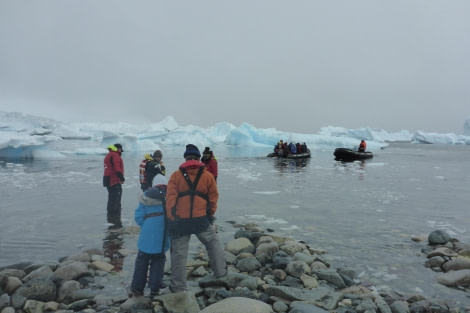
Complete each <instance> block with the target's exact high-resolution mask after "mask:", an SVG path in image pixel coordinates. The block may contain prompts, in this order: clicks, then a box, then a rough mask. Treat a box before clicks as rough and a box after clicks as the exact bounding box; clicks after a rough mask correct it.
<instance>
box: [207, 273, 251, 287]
mask: <svg viewBox="0 0 470 313" xmlns="http://www.w3.org/2000/svg"><path fill="white" fill-rule="evenodd" d="M199 285H200V286H201V287H202V288H206V287H210V286H223V287H225V288H235V287H237V286H240V287H247V288H248V289H251V290H256V289H257V287H258V285H257V281H256V278H254V277H251V276H248V275H245V274H241V273H233V272H230V271H229V272H228V273H227V275H225V276H223V277H220V278H215V277H214V275H213V274H210V275H207V276H206V277H204V278H201V279H200V280H199Z"/></svg>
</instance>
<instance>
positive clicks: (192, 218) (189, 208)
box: [166, 144, 227, 292]
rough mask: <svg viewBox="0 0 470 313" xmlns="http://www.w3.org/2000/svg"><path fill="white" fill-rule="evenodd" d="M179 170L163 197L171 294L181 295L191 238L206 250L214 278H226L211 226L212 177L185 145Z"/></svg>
mask: <svg viewBox="0 0 470 313" xmlns="http://www.w3.org/2000/svg"><path fill="white" fill-rule="evenodd" d="M183 156H184V159H185V162H183V163H182V164H181V165H180V167H179V169H178V170H177V171H175V172H173V174H171V177H170V179H169V180H168V187H167V194H166V208H167V210H166V214H167V218H168V220H169V230H170V238H171V253H170V254H171V262H170V263H171V282H170V286H169V288H170V291H171V292H183V291H185V290H187V286H186V259H187V258H188V247H189V240H190V239H191V235H192V234H195V235H196V237H197V238H198V239H199V241H200V242H201V243H203V244H204V246H205V247H206V250H207V253H208V255H209V260H210V262H209V263H210V266H211V269H212V271H213V274H214V276H215V277H216V278H219V277H222V276H224V275H226V274H227V264H226V262H225V258H224V252H223V248H222V245H221V243H220V241H219V239H218V236H217V233H216V230H215V229H214V227H213V226H212V224H213V222H214V219H215V217H214V215H215V212H216V210H217V200H218V198H219V191H218V189H217V184H216V182H215V178H214V175H212V174H211V173H209V171H208V170H207V169H206V168H205V166H204V163H202V162H200V161H199V158H200V157H201V153H200V152H199V149H198V148H197V147H196V146H195V145H193V144H188V145H186V150H185V152H184V155H183Z"/></svg>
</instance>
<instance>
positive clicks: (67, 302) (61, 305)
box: [0, 222, 470, 313]
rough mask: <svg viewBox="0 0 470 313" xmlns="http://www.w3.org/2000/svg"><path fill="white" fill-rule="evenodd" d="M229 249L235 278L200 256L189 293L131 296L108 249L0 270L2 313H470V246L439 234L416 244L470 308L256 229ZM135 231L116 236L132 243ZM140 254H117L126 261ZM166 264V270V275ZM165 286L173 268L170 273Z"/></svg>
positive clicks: (190, 265) (190, 267)
mask: <svg viewBox="0 0 470 313" xmlns="http://www.w3.org/2000/svg"><path fill="white" fill-rule="evenodd" d="M230 224H232V226H233V227H234V228H235V232H234V233H235V235H234V238H233V240H231V241H229V242H227V243H226V244H225V258H226V260H227V262H228V264H229V273H228V274H227V275H226V276H225V277H222V278H218V279H216V278H215V277H214V276H213V275H212V274H211V270H210V268H209V265H208V259H207V254H206V253H205V251H204V250H197V251H191V252H192V255H193V257H192V258H191V259H188V262H187V271H188V285H189V290H188V291H187V292H183V293H175V294H172V293H166V290H165V289H164V290H161V293H160V295H158V296H155V297H154V298H150V297H149V296H146V295H145V296H142V297H131V298H129V296H128V290H127V287H128V285H129V283H130V277H129V276H128V275H126V274H125V273H123V272H120V271H119V270H116V269H117V268H119V266H117V265H116V264H115V261H113V260H112V259H110V258H109V257H108V256H106V255H105V253H104V252H103V250H102V249H97V248H90V249H84V250H83V252H82V253H79V254H77V255H71V256H68V257H64V258H61V259H60V260H58V261H57V262H50V263H43V264H33V263H27V262H26V263H18V264H11V265H8V266H5V267H3V268H0V313H14V312H28V313H42V312H60V313H66V312H86V313H93V312H104V313H107V312H132V313H151V312H155V313H156V312H163V313H169V312H179V313H185V312H188V313H189V312H204V313H216V312H227V313H242V312H244V313H246V312H260V313H264V312H266V313H268V312H279V313H281V312H286V313H307V312H315V313H322V312H325V313H326V312H336V313H374V312H380V313H410V312H411V313H427V312H439V313H447V312H449V313H460V312H462V313H463V312H470V290H469V289H468V288H469V285H470V245H469V244H466V243H463V242H460V241H459V240H458V239H456V238H452V237H451V236H450V235H449V234H448V233H446V232H445V231H442V230H435V231H433V232H432V233H430V234H429V236H427V237H426V236H423V237H413V238H410V240H414V241H416V242H421V243H422V247H423V248H422V250H421V251H416V253H417V254H419V255H420V256H421V257H422V258H423V266H426V267H429V268H431V269H432V270H433V271H435V272H439V275H437V277H436V280H437V281H438V283H440V284H442V285H444V286H447V287H448V288H454V289H455V290H456V291H457V290H458V291H463V292H469V301H468V302H466V303H464V302H463V301H459V300H455V299H439V298H436V297H432V298H429V297H426V296H424V295H421V294H419V293H416V294H401V293H399V292H396V291H393V290H387V291H381V290H379V289H377V288H376V287H375V286H370V285H365V284H363V283H362V282H361V281H360V278H359V277H358V275H357V273H356V272H355V271H354V270H353V269H351V268H347V267H345V268H336V267H335V266H334V264H330V263H329V262H328V261H327V259H326V258H325V255H326V254H327V253H328V251H324V250H321V249H316V248H315V247H311V246H309V245H308V244H306V243H305V242H302V241H295V240H292V239H291V238H288V237H285V236H279V235H276V234H275V232H273V231H272V230H270V229H264V228H261V227H260V226H258V225H256V224H237V223H236V222H230ZM136 232H137V231H136V228H133V227H125V228H123V229H120V230H116V233H118V234H122V235H129V236H136ZM136 252H137V251H129V250H120V251H118V253H119V257H120V258H125V257H128V256H132V255H133V254H135V253H136ZM168 265H169V263H168V262H167V269H169V266H168ZM165 280H166V281H168V280H169V270H167V271H166V273H165Z"/></svg>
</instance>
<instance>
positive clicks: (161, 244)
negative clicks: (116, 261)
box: [134, 188, 170, 254]
mask: <svg viewBox="0 0 470 313" xmlns="http://www.w3.org/2000/svg"><path fill="white" fill-rule="evenodd" d="M155 191H156V188H150V189H149V190H148V191H147V192H145V193H143V194H142V195H140V196H139V205H138V206H137V208H136V209H135V213H134V218H135V221H136V223H137V225H139V226H140V235H139V240H138V241H137V248H138V249H139V250H140V251H142V252H145V253H149V254H157V253H165V252H166V251H168V249H170V237H169V235H168V229H167V226H166V223H165V211H164V209H163V205H162V201H161V200H160V199H159V193H158V192H155Z"/></svg>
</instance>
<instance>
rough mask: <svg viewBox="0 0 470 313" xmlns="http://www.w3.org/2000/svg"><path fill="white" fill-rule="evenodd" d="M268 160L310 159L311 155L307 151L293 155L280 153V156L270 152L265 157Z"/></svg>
mask: <svg viewBox="0 0 470 313" xmlns="http://www.w3.org/2000/svg"><path fill="white" fill-rule="evenodd" d="M267 157H268V158H272V157H278V158H284V159H307V158H310V157H311V154H310V150H307V152H303V153H295V154H292V153H288V154H285V153H281V154H276V153H274V152H271V153H269V154H268V155H267Z"/></svg>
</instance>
